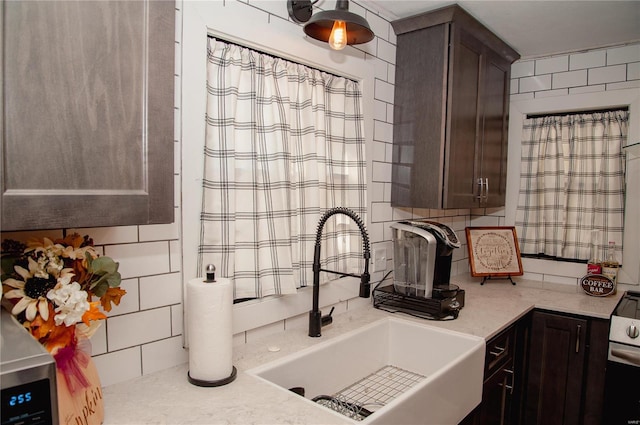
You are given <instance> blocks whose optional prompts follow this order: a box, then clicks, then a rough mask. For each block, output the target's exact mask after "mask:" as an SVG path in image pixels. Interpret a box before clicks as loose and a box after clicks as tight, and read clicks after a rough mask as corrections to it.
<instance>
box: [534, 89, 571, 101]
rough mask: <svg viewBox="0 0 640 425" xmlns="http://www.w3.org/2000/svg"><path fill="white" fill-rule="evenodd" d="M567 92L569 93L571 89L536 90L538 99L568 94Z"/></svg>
mask: <svg viewBox="0 0 640 425" xmlns="http://www.w3.org/2000/svg"><path fill="white" fill-rule="evenodd" d="M567 94H569V89H557V90H542V91H537V92H535V96H536V99H538V98H543V97H556V96H566V95H567Z"/></svg>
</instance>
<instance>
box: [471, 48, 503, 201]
mask: <svg viewBox="0 0 640 425" xmlns="http://www.w3.org/2000/svg"><path fill="white" fill-rule="evenodd" d="M483 59H484V64H483V67H482V69H483V74H484V75H483V78H482V82H483V83H482V93H481V104H482V110H481V123H480V126H481V130H480V134H481V138H482V142H481V151H480V153H479V157H480V166H479V167H478V168H479V174H478V175H477V176H476V179H482V180H483V185H484V186H483V191H484V195H483V198H482V199H481V201H480V206H483V207H501V206H504V202H505V196H506V186H507V136H508V121H509V116H508V115H509V99H508V97H509V79H510V75H511V72H510V69H511V64H510V63H509V62H508V61H506V60H504V59H503V58H501V57H500V56H498V55H497V54H496V53H494V52H493V51H491V50H488V49H487V50H486V51H485V52H484V55H483Z"/></svg>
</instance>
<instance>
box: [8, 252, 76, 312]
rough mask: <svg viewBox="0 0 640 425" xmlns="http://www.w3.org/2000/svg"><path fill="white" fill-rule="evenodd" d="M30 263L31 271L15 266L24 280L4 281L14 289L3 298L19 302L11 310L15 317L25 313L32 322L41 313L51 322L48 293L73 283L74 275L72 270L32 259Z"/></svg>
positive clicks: (29, 259) (9, 279)
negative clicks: (60, 285) (60, 286)
mask: <svg viewBox="0 0 640 425" xmlns="http://www.w3.org/2000/svg"><path fill="white" fill-rule="evenodd" d="M28 262H29V265H28V267H29V270H27V269H25V268H24V267H22V266H19V265H16V266H14V270H15V272H16V273H17V274H18V275H20V277H21V278H22V280H18V279H14V278H8V279H5V280H4V281H3V283H4V284H6V285H8V286H10V287H12V288H14V289H11V290H9V291H7V292H5V293H4V294H3V297H4V298H6V299H10V300H11V299H18V300H19V301H18V302H17V303H16V304H15V305H14V306H13V309H12V310H11V314H13V315H14V316H16V315H18V314H20V313H22V312H23V311H24V312H25V317H26V319H27V320H28V321H30V322H31V321H33V320H34V319H35V318H36V315H37V314H38V313H40V316H42V318H43V319H44V320H45V321H46V320H49V303H48V300H47V298H46V296H47V293H48V292H49V291H50V290H52V289H54V288H55V287H56V285H58V284H62V285H64V284H68V283H69V282H71V278H72V277H73V273H72V272H71V271H72V270H71V269H68V268H67V269H58V268H57V267H49V264H47V262H45V263H43V262H41V261H36V260H34V259H33V258H31V257H29V258H28ZM50 272H51V273H50Z"/></svg>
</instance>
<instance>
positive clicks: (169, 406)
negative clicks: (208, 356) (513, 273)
mask: <svg viewBox="0 0 640 425" xmlns="http://www.w3.org/2000/svg"><path fill="white" fill-rule="evenodd" d="M514 280H515V281H516V282H517V284H516V285H512V284H511V283H510V282H509V281H508V280H499V281H498V280H495V281H494V280H489V281H487V282H486V283H485V284H484V285H480V283H479V282H480V279H478V278H471V277H465V276H454V277H453V278H452V283H455V284H457V285H459V286H460V287H461V288H462V289H464V290H465V305H464V308H463V309H462V310H461V311H460V315H459V317H458V318H457V319H455V320H451V321H430V320H425V319H418V318H412V317H411V316H408V315H405V314H401V313H398V314H397V315H398V316H401V317H403V318H407V319H410V320H415V321H418V322H421V323H424V324H426V325H430V326H436V327H439V328H444V329H450V330H454V331H457V332H462V333H466V334H471V335H476V336H480V337H482V338H485V339H489V338H491V337H492V336H495V335H497V334H498V333H499V332H500V331H501V330H502V329H504V328H506V327H507V326H509V325H510V324H512V323H514V322H515V321H517V320H518V319H519V318H520V317H522V316H524V315H525V314H526V313H527V312H529V311H530V310H532V309H533V308H541V309H548V310H554V311H559V312H565V313H572V314H579V315H585V316H590V317H596V318H602V319H609V316H610V314H611V312H612V311H613V309H614V308H615V306H616V304H617V302H618V300H619V298H620V296H621V295H622V293H624V290H625V288H624V287H623V286H622V285H621V287H620V288H619V289H618V293H617V294H616V295H613V296H609V297H605V298H598V297H592V296H589V295H587V294H586V293H584V292H583V291H582V289H580V288H579V287H578V286H570V285H559V284H555V285H554V284H548V283H545V284H543V283H542V282H534V281H525V280H518V279H514ZM389 315H393V314H392V313H387V312H384V311H381V310H378V309H375V308H373V307H372V306H366V307H362V308H358V309H350V310H348V311H347V312H345V313H341V314H337V315H334V318H333V323H332V324H331V325H329V326H327V327H324V328H323V329H322V337H320V338H310V337H308V336H307V329H306V328H297V329H291V330H287V331H285V332H281V333H278V334H275V335H270V336H267V337H263V338H262V339H260V340H257V341H255V342H252V343H248V344H244V345H242V346H235V347H234V349H233V354H234V361H233V364H234V366H235V367H236V368H237V371H238V374H237V378H236V380H235V381H233V382H232V383H230V384H228V385H225V386H222V387H209V388H205V387H198V386H194V385H192V384H190V383H189V382H188V380H187V370H188V364H184V365H180V366H176V367H173V368H170V369H166V370H163V371H159V372H156V373H153V374H149V375H145V376H142V377H140V378H136V379H133V380H130V381H127V382H124V383H120V384H115V385H111V386H108V387H105V388H104V389H103V395H104V402H105V421H104V424H105V425H112V424H129V425H130V424H202V425H205V424H206V425H212V424H242V425H244V424H339V423H349V421H348V420H346V419H345V420H341V418H340V417H339V416H337V415H335V414H333V413H331V412H328V411H327V412H326V413H325V412H320V413H319V411H320V410H321V409H317V408H316V407H315V406H313V405H312V404H311V403H309V402H307V401H306V400H304V399H302V397H300V396H298V395H296V394H294V393H287V392H285V391H280V390H278V389H277V388H275V387H273V386H271V385H269V384H267V383H265V382H263V381H261V380H259V379H258V378H256V377H254V376H252V375H249V374H247V373H246V371H247V370H249V369H251V368H253V367H256V366H259V365H261V364H264V363H267V362H270V361H273V360H275V359H278V358H281V357H283V356H285V355H288V354H291V353H294V352H296V351H298V350H300V349H303V348H306V347H309V346H311V345H314V344H318V343H322V342H323V341H326V340H327V339H330V338H333V337H336V336H338V335H341V334H343V333H345V332H348V331H351V330H354V329H357V328H359V327H361V326H363V325H365V324H368V323H371V322H373V321H376V320H379V319H381V318H384V317H387V316H389ZM274 347H277V348H278V349H279V351H276V352H274V351H273V348H274ZM270 348H271V350H270Z"/></svg>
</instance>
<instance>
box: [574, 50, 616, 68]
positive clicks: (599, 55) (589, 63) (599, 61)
mask: <svg viewBox="0 0 640 425" xmlns="http://www.w3.org/2000/svg"><path fill="white" fill-rule="evenodd" d="M606 63H607V51H606V50H593V51H590V52H585V53H574V54H571V55H569V69H570V70H576V69H587V68H595V67H599V66H605V65H606Z"/></svg>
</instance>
